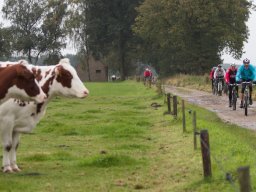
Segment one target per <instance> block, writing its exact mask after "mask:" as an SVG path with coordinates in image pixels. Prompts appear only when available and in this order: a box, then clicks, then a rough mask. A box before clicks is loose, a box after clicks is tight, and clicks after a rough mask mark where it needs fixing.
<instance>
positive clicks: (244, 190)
mask: <svg viewBox="0 0 256 192" xmlns="http://www.w3.org/2000/svg"><path fill="white" fill-rule="evenodd" d="M237 172H238V181H239V184H240V192H250V191H251V182H250V168H249V166H245V167H239V168H238V169H237Z"/></svg>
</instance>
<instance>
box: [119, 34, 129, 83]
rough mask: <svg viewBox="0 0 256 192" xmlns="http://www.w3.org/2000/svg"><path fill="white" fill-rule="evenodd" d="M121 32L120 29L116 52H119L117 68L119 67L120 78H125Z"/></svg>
mask: <svg viewBox="0 0 256 192" xmlns="http://www.w3.org/2000/svg"><path fill="white" fill-rule="evenodd" d="M123 38H124V37H123V33H122V31H120V33H119V44H118V52H119V55H118V57H119V69H120V75H121V80H125V78H126V75H127V74H126V73H127V72H126V70H125V53H124V44H125V43H124V40H123Z"/></svg>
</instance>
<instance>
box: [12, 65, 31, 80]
mask: <svg viewBox="0 0 256 192" xmlns="http://www.w3.org/2000/svg"><path fill="white" fill-rule="evenodd" d="M15 67H16V72H17V75H18V76H19V77H25V78H27V77H28V76H29V75H28V74H29V72H28V70H27V69H26V67H25V66H23V65H15Z"/></svg>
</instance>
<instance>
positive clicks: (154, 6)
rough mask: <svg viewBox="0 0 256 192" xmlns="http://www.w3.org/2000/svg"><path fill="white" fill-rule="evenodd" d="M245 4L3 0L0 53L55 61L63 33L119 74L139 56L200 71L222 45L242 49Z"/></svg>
mask: <svg viewBox="0 0 256 192" xmlns="http://www.w3.org/2000/svg"><path fill="white" fill-rule="evenodd" d="M251 7H252V2H251V1H249V0H214V1H212V0H172V1H170V0H161V1H159V0H111V1H109V0H5V5H4V7H3V12H4V15H5V18H6V19H8V20H9V21H10V22H11V27H8V28H1V30H0V56H9V55H10V54H13V53H16V54H23V55H26V56H27V57H28V59H29V60H30V61H32V58H35V60H37V59H38V57H39V56H40V55H41V54H48V56H49V57H48V58H49V61H54V59H57V58H58V57H59V56H60V50H61V49H62V48H64V47H65V45H66V41H67V37H68V35H69V37H70V38H71V39H72V41H73V42H74V46H75V47H76V49H77V50H78V53H79V56H80V58H81V60H82V61H84V64H85V65H86V64H87V63H88V62H87V61H88V55H89V54H93V55H94V56H95V57H96V58H98V59H101V60H102V61H103V62H105V63H109V67H110V68H116V69H118V70H119V71H120V73H121V77H122V78H123V79H124V78H125V77H126V76H128V75H129V74H131V73H132V72H133V71H134V68H135V64H136V63H138V62H143V63H148V64H152V65H153V66H154V67H155V68H156V69H157V70H158V71H159V72H160V73H161V74H169V73H171V72H185V73H190V72H191V71H194V73H204V72H206V71H209V68H210V67H211V66H213V65H215V64H217V63H220V62H221V54H222V52H223V50H226V51H228V52H229V53H230V54H231V55H232V56H233V57H235V58H240V57H241V55H242V51H243V43H244V42H245V41H246V40H247V39H248V35H249V34H248V29H247V26H246V22H247V20H248V17H249V13H250V12H249V10H250V8H251ZM48 63H49V62H48ZM87 68H88V67H87Z"/></svg>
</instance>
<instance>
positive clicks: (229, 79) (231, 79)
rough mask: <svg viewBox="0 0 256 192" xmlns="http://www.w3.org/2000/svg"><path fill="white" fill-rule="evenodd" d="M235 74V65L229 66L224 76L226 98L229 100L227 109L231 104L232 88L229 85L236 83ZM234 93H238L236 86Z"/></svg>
mask: <svg viewBox="0 0 256 192" xmlns="http://www.w3.org/2000/svg"><path fill="white" fill-rule="evenodd" d="M236 73H237V68H236V65H235V64H231V66H230V67H229V68H228V70H227V72H226V75H225V81H226V83H227V85H228V92H229V94H228V98H229V107H231V104H232V102H231V101H232V86H231V85H230V84H234V83H236ZM236 92H237V93H238V86H237V85H236Z"/></svg>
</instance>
